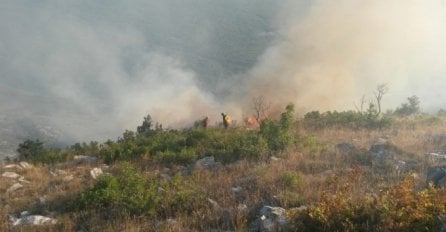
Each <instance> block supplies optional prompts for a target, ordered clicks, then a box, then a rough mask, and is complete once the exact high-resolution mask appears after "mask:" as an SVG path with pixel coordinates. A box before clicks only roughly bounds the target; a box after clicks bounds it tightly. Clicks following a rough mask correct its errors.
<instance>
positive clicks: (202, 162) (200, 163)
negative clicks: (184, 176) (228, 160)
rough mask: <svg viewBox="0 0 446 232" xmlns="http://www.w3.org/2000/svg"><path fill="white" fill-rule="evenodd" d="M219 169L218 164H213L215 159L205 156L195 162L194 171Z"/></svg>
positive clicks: (219, 164)
mask: <svg viewBox="0 0 446 232" xmlns="http://www.w3.org/2000/svg"><path fill="white" fill-rule="evenodd" d="M220 167H221V163H220V162H215V159H214V157H213V156H207V157H204V158H202V159H199V160H197V161H196V162H195V166H194V169H195V170H200V169H208V170H215V169H218V168H220Z"/></svg>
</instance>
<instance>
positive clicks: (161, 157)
mask: <svg viewBox="0 0 446 232" xmlns="http://www.w3.org/2000/svg"><path fill="white" fill-rule="evenodd" d="M155 157H156V159H157V160H158V161H159V162H161V163H163V164H166V165H168V164H182V165H186V164H191V163H193V162H194V161H195V160H197V155H196V153H195V150H194V149H191V148H184V149H182V150H181V151H180V152H173V151H169V150H167V151H160V152H158V153H157V154H156V155H155Z"/></svg>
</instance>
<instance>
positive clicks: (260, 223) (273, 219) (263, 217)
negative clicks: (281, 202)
mask: <svg viewBox="0 0 446 232" xmlns="http://www.w3.org/2000/svg"><path fill="white" fill-rule="evenodd" d="M287 226H288V218H287V212H286V210H285V209H284V208H281V207H272V206H263V207H262V209H261V210H260V216H259V218H258V219H256V220H255V221H254V222H253V223H252V224H251V227H250V231H260V232H270V231H281V230H286V228H287Z"/></svg>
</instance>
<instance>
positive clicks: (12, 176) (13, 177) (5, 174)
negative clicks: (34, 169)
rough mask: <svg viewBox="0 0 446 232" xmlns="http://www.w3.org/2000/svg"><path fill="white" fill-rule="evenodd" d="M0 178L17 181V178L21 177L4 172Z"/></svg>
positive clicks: (13, 173)
mask: <svg viewBox="0 0 446 232" xmlns="http://www.w3.org/2000/svg"><path fill="white" fill-rule="evenodd" d="M2 176H3V177H6V178H11V179H17V178H20V177H22V176H21V175H19V174H17V173H15V172H4V173H3V174H2Z"/></svg>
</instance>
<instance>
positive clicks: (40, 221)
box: [10, 215, 57, 226]
mask: <svg viewBox="0 0 446 232" xmlns="http://www.w3.org/2000/svg"><path fill="white" fill-rule="evenodd" d="M10 220H11V221H12V225H13V226H23V225H45V224H56V223H57V220H56V219H53V218H49V217H45V216H41V215H24V216H21V217H20V218H16V217H14V216H10Z"/></svg>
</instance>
